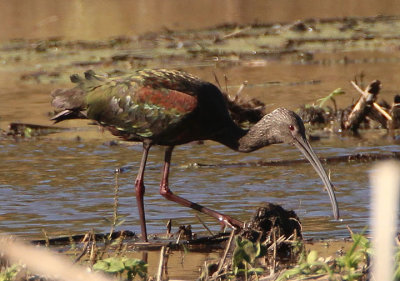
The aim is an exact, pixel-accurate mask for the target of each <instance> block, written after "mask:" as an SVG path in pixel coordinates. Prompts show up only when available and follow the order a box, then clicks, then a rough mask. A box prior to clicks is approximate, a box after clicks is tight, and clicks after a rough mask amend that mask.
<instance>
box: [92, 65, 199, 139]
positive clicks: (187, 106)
mask: <svg viewBox="0 0 400 281" xmlns="http://www.w3.org/2000/svg"><path fill="white" fill-rule="evenodd" d="M178 74H180V73H179V72H171V71H140V72H137V73H135V74H131V75H125V76H121V77H116V78H109V79H104V80H103V81H101V83H98V85H95V86H93V87H92V88H91V89H90V90H89V91H88V94H87V96H86V103H87V115H88V118H90V119H94V120H97V121H98V122H99V123H100V124H102V125H105V126H108V127H113V129H115V130H117V131H119V132H121V134H131V135H134V136H137V137H139V138H140V137H141V138H151V137H156V136H159V135H161V134H165V133H166V132H168V131H170V130H172V129H173V128H174V127H176V126H177V125H178V124H179V123H180V122H181V121H182V120H184V119H185V118H186V117H187V116H188V115H189V114H190V113H192V112H193V111H194V110H195V109H196V106H197V97H196V96H195V95H194V93H193V92H192V91H191V90H190V89H192V90H193V86H195V85H192V87H191V86H190V85H191V84H193V83H194V84H196V83H195V82H196V81H199V80H196V79H195V78H194V77H192V76H189V75H187V76H184V74H182V75H178ZM191 80H193V81H195V82H191Z"/></svg>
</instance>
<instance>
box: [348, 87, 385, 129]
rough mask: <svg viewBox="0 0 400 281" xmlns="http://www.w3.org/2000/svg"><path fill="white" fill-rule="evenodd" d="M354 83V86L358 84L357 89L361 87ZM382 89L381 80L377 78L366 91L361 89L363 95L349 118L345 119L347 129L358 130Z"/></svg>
mask: <svg viewBox="0 0 400 281" xmlns="http://www.w3.org/2000/svg"><path fill="white" fill-rule="evenodd" d="M352 84H353V86H356V89H359V88H358V86H357V85H356V84H355V83H352ZM380 89H381V82H380V81H379V80H375V81H373V82H371V84H369V85H368V87H367V88H366V89H365V91H362V90H361V94H362V95H361V96H360V98H359V99H358V101H357V103H356V104H355V105H354V106H353V108H352V110H351V112H350V114H349V116H348V118H347V120H345V121H344V124H343V127H344V129H345V130H351V131H353V132H357V131H358V128H359V127H360V124H361V122H362V121H364V120H365V118H366V116H367V115H368V114H369V113H370V111H371V110H372V108H373V104H374V103H375V101H376V99H377V96H378V94H379V90H380Z"/></svg>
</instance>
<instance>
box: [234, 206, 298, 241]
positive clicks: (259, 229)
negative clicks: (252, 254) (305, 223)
mask: <svg viewBox="0 0 400 281" xmlns="http://www.w3.org/2000/svg"><path fill="white" fill-rule="evenodd" d="M301 230H302V226H301V222H300V219H299V217H298V216H297V215H296V213H295V212H294V211H287V210H285V209H283V208H282V207H281V206H279V205H275V204H271V203H266V204H265V206H263V207H260V208H259V209H258V210H257V212H256V213H255V214H254V215H253V217H252V218H251V220H250V221H249V222H248V223H246V226H245V228H244V229H243V230H242V231H241V232H240V233H239V235H240V236H242V237H243V238H246V239H248V240H250V241H252V242H255V241H260V242H264V241H267V240H268V238H270V241H274V240H275V239H272V237H271V236H272V235H275V238H276V239H278V238H279V237H281V236H284V237H285V238H290V237H291V236H292V235H293V236H292V239H293V240H295V239H296V238H297V239H302V237H303V236H302V231H301Z"/></svg>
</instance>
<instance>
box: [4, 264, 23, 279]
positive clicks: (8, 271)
mask: <svg viewBox="0 0 400 281" xmlns="http://www.w3.org/2000/svg"><path fill="white" fill-rule="evenodd" d="M20 269H21V267H20V266H19V265H17V264H13V265H11V266H10V267H6V268H3V269H2V271H1V272H0V281H12V280H14V278H15V276H16V275H17V273H18V272H19V270H20Z"/></svg>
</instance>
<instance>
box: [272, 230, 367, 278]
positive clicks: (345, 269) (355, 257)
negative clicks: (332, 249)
mask: <svg viewBox="0 0 400 281" xmlns="http://www.w3.org/2000/svg"><path fill="white" fill-rule="evenodd" d="M351 237H352V240H353V244H352V245H351V248H350V249H349V250H348V251H347V252H346V254H345V255H344V256H341V257H338V258H336V259H333V258H327V259H323V258H321V257H320V258H318V253H317V252H316V251H311V252H310V253H309V254H308V255H307V258H305V254H304V252H303V254H302V255H301V257H300V259H299V262H298V265H297V266H296V267H294V268H292V269H289V270H286V271H285V272H283V274H281V276H280V277H279V278H278V280H287V279H290V278H293V277H297V278H308V277H311V276H313V275H321V274H322V275H328V278H329V279H333V278H334V275H335V274H340V280H349V281H351V280H359V279H360V278H361V277H362V276H363V275H364V274H365V272H366V270H365V268H366V267H367V266H368V257H369V256H370V255H371V254H372V250H371V246H370V241H369V240H368V239H367V238H366V237H365V236H364V235H363V233H361V234H354V233H351Z"/></svg>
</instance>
